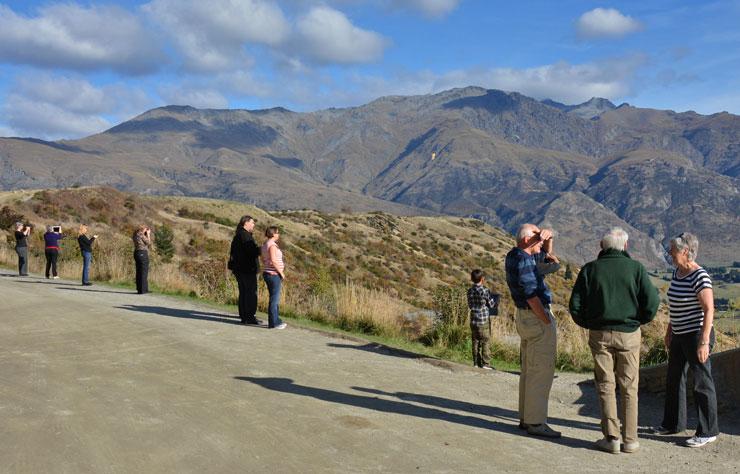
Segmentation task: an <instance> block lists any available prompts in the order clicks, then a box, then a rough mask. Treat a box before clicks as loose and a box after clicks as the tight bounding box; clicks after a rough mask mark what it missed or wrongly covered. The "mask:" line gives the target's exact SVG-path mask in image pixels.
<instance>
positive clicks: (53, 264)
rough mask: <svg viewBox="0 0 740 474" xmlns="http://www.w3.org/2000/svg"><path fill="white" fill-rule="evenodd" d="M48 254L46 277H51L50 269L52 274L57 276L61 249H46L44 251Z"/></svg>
mask: <svg viewBox="0 0 740 474" xmlns="http://www.w3.org/2000/svg"><path fill="white" fill-rule="evenodd" d="M44 255H45V256H46V278H49V269H51V275H52V276H57V259H58V258H59V250H57V249H46V250H45V251H44Z"/></svg>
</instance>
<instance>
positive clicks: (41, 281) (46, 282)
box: [18, 277, 80, 286]
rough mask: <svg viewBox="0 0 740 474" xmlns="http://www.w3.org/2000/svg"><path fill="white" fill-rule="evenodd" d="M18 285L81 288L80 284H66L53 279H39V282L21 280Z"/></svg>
mask: <svg viewBox="0 0 740 474" xmlns="http://www.w3.org/2000/svg"><path fill="white" fill-rule="evenodd" d="M23 278H29V277H23ZM18 283H31V284H34V285H64V286H80V283H66V282H63V281H59V280H51V279H43V278H39V279H38V280H19V281H18Z"/></svg>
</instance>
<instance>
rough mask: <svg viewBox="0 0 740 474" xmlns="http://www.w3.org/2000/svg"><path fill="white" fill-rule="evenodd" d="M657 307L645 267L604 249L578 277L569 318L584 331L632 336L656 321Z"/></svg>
mask: <svg viewBox="0 0 740 474" xmlns="http://www.w3.org/2000/svg"><path fill="white" fill-rule="evenodd" d="M659 303H660V299H659V297H658V290H656V289H655V287H654V286H653V284H652V283H651V282H650V277H648V274H647V271H646V270H645V267H644V266H642V264H641V263H640V262H638V261H636V260H632V259H631V258H630V256H629V254H628V253H627V252H624V251H620V250H614V249H607V250H602V251H601V252H600V253H599V257H598V258H597V259H596V260H594V261H592V262H588V263H587V264H586V265H584V266H583V268H582V269H581V272H580V273H579V274H578V278H577V279H576V284H575V286H574V287H573V293H572V294H571V295H570V314H571V316H572V317H573V321H575V323H576V324H578V325H579V326H581V327H584V328H586V329H598V330H613V331H620V332H634V331H636V330H637V328H639V327H640V325H641V324H645V323H649V322H650V321H652V320H653V318H655V312H656V311H657V310H658V304H659Z"/></svg>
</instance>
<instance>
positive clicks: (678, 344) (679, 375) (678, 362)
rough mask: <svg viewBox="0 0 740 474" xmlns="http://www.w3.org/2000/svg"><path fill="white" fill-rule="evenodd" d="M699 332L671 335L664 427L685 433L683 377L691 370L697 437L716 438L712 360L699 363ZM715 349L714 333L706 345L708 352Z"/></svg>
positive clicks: (684, 381)
mask: <svg viewBox="0 0 740 474" xmlns="http://www.w3.org/2000/svg"><path fill="white" fill-rule="evenodd" d="M700 339H701V331H696V332H692V333H689V334H674V335H673V337H672V338H671V347H670V348H669V353H668V378H667V380H666V390H665V411H664V413H663V423H662V424H661V426H663V427H664V428H666V429H669V430H675V431H683V430H685V429H686V373H687V369H688V368H689V367H691V370H692V371H693V373H694V405H695V406H696V412H697V418H698V422H697V425H696V435H697V436H702V437H706V436H716V435H717V434H719V426H718V425H717V394H716V392H715V390H714V380H713V379H712V364H711V362H710V361H711V359H707V361H706V362H705V363H703V364H702V363H701V362H699V357H698V356H697V355H696V350H697V348H698V347H699V342H701V341H700ZM713 346H714V329H712V333H711V338H710V342H709V350H710V352H711V349H712V347H713Z"/></svg>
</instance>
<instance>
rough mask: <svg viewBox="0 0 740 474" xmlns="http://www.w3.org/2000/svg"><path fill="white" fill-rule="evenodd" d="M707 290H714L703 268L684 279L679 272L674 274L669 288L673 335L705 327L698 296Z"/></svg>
mask: <svg viewBox="0 0 740 474" xmlns="http://www.w3.org/2000/svg"><path fill="white" fill-rule="evenodd" d="M705 288H709V289H711V288H712V280H711V279H710V278H709V274H708V273H707V272H706V270H704V269H703V268H701V267H699V268H697V269H696V270H694V271H693V272H691V273H689V274H688V275H686V276H685V277H683V278H679V277H678V270H676V271H674V272H673V279H672V280H671V286H669V287H668V307H669V309H670V313H671V329H672V331H673V334H688V333H691V332H696V331H698V330H700V329H701V327H702V326H703V325H704V310H703V309H702V307H701V303H699V298H698V295H699V292H700V291H702V290H703V289H705Z"/></svg>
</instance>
